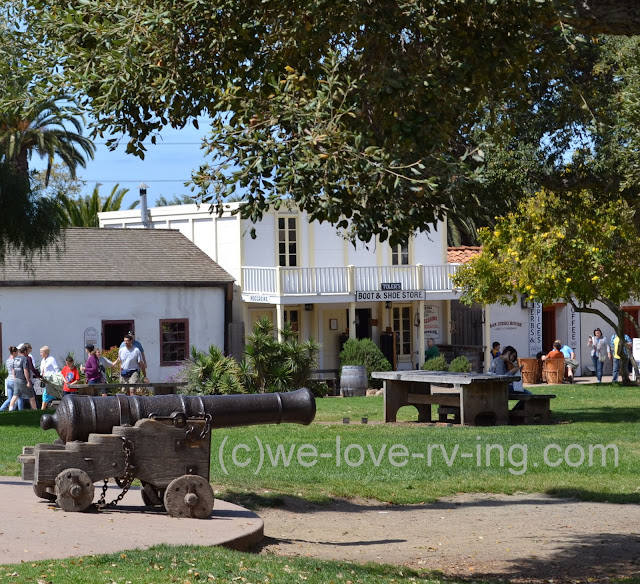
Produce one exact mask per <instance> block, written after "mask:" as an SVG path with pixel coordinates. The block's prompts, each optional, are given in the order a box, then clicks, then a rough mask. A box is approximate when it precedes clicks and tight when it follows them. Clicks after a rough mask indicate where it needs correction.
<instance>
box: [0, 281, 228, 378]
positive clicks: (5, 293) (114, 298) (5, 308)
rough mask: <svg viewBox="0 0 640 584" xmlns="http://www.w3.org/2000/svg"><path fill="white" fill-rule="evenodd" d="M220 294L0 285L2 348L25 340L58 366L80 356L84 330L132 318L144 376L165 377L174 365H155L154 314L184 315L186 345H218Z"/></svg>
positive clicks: (200, 290) (157, 358) (157, 362)
mask: <svg viewBox="0 0 640 584" xmlns="http://www.w3.org/2000/svg"><path fill="white" fill-rule="evenodd" d="M224 298H225V288H171V287H157V288H156V287H145V288H142V287H131V288H116V287H52V288H45V287H38V286H34V287H15V288H13V287H11V288H0V314H1V315H2V316H1V318H2V320H1V323H2V342H3V344H4V346H3V347H2V350H3V352H4V353H6V348H7V346H9V345H10V344H12V345H17V344H19V343H22V342H26V341H28V342H30V343H31V345H32V346H33V348H34V351H33V355H34V358H35V360H36V363H37V362H39V353H38V349H39V348H40V347H41V346H43V345H48V346H49V347H50V348H51V354H52V355H53V356H54V357H55V358H56V359H57V360H58V364H59V365H61V366H62V365H64V356H65V355H67V354H68V353H70V352H73V354H74V355H75V357H76V359H77V360H80V359H81V358H82V359H84V356H85V351H84V331H85V329H87V328H88V327H94V328H95V329H97V330H98V335H99V338H100V341H102V338H101V334H102V321H103V320H128V319H131V320H133V321H135V332H136V338H137V339H138V340H139V341H140V342H141V343H142V345H143V347H144V350H145V355H146V357H147V363H148V365H149V371H148V377H149V380H150V381H164V380H165V379H166V378H167V377H168V376H169V375H170V373H171V372H172V371H174V370H175V369H176V367H160V324H159V319H164V318H188V319H189V344H190V345H196V346H197V347H198V348H201V349H206V348H207V347H208V346H209V345H210V344H213V345H216V346H218V347H220V348H223V347H224ZM6 357H7V355H5V356H4V358H6Z"/></svg>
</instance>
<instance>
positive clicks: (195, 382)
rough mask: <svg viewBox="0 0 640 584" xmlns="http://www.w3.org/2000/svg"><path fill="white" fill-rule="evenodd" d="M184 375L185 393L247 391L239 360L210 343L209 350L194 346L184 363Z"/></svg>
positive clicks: (211, 393) (207, 393)
mask: <svg viewBox="0 0 640 584" xmlns="http://www.w3.org/2000/svg"><path fill="white" fill-rule="evenodd" d="M184 375H185V380H186V382H187V387H186V390H185V393H191V394H205V395H213V394H231V393H246V389H245V387H244V385H243V383H242V372H241V369H240V366H239V365H238V363H237V361H236V360H235V359H233V357H225V356H224V355H223V353H222V351H221V350H220V349H219V348H218V347H216V346H215V345H210V346H209V349H208V350H207V352H202V351H199V350H198V349H197V348H196V347H195V346H192V347H191V350H190V354H189V359H188V360H187V362H186V363H185V365H184Z"/></svg>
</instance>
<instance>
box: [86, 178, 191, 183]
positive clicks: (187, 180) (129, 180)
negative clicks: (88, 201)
mask: <svg viewBox="0 0 640 584" xmlns="http://www.w3.org/2000/svg"><path fill="white" fill-rule="evenodd" d="M141 180H142V178H123V179H120V180H117V179H93V178H80V181H81V182H86V183H126V182H140V181H141ZM190 180H191V179H190V178H189V179H178V178H155V179H154V178H144V181H145V182H161V183H170V182H179V183H185V182H189V181H190Z"/></svg>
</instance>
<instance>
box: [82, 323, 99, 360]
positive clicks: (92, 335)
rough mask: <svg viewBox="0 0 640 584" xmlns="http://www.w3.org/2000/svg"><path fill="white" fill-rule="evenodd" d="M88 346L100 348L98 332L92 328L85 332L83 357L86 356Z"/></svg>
mask: <svg viewBox="0 0 640 584" xmlns="http://www.w3.org/2000/svg"><path fill="white" fill-rule="evenodd" d="M87 345H93V346H94V347H99V346H100V345H99V344H98V331H97V330H96V329H95V328H93V327H92V326H90V327H89V328H87V329H85V330H84V345H82V355H84V348H85V347H86V346H87Z"/></svg>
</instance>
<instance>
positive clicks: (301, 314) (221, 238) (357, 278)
mask: <svg viewBox="0 0 640 584" xmlns="http://www.w3.org/2000/svg"><path fill="white" fill-rule="evenodd" d="M239 204H240V203H229V204H227V205H226V206H225V211H224V213H223V215H222V216H220V217H219V216H217V215H216V214H211V213H210V212H209V209H208V206H201V207H198V206H196V205H179V206H166V207H155V208H151V209H149V217H148V222H147V226H148V227H149V228H151V229H178V230H180V231H181V232H182V233H183V234H184V235H185V236H186V237H187V238H189V239H190V240H191V241H193V242H194V243H195V244H196V245H197V246H198V247H199V248H200V249H202V250H203V251H204V252H205V253H206V254H208V255H209V256H210V257H211V258H212V259H213V260H215V261H216V262H217V263H218V264H219V265H220V266H221V267H222V268H224V269H225V270H226V271H227V272H229V273H230V274H231V275H232V276H233V277H234V278H235V289H234V297H233V319H232V320H233V322H232V323H231V325H230V331H229V338H230V339H231V347H230V352H231V353H233V354H235V355H237V356H240V355H241V352H242V335H243V334H246V333H247V332H249V331H250V329H251V327H252V325H253V324H254V323H255V322H256V321H257V320H258V319H259V318H261V317H263V316H266V317H268V318H269V319H270V320H272V322H274V323H277V324H278V327H279V328H282V327H283V326H284V324H285V323H290V324H291V325H292V327H293V328H294V329H295V330H297V331H298V333H299V335H300V339H301V340H304V339H307V338H309V337H313V338H314V339H315V340H317V341H318V342H320V343H321V345H322V349H321V352H320V356H319V368H321V369H337V368H338V367H339V358H338V355H339V352H340V348H341V344H342V343H343V342H344V341H345V340H346V339H348V338H349V337H351V338H370V339H372V340H373V341H374V342H375V343H376V344H378V346H380V347H381V349H382V350H383V352H384V353H385V354H386V355H387V356H388V358H390V360H391V361H395V365H396V367H397V368H398V369H409V368H416V367H419V366H421V365H422V363H423V362H424V352H425V345H426V339H427V338H429V337H433V338H434V339H435V340H436V342H437V343H438V344H439V345H444V346H447V345H456V346H473V347H475V349H476V350H477V352H478V353H481V351H482V327H483V325H482V311H481V310H480V309H469V308H467V307H465V306H463V305H462V304H461V303H459V302H458V300H457V298H458V295H457V293H456V291H455V290H454V289H453V286H452V283H451V278H450V276H451V274H453V273H454V272H455V271H456V269H457V265H458V264H455V263H449V262H448V261H447V242H446V232H445V229H444V225H443V224H438V226H437V228H436V229H434V230H433V231H432V232H431V233H429V234H426V233H417V234H413V235H411V236H410V237H409V238H408V241H407V243H406V244H405V245H397V246H390V245H389V244H388V242H384V243H380V242H379V241H376V240H372V241H371V242H369V243H368V244H363V243H360V242H359V243H357V244H356V245H355V246H354V245H353V244H352V243H350V242H349V241H347V240H346V239H345V238H344V236H343V233H342V232H341V231H339V230H336V228H335V227H333V226H332V225H329V224H327V223H324V224H320V223H318V222H313V223H309V222H308V221H307V215H306V213H303V212H299V211H298V210H296V209H284V205H283V207H282V208H281V210H279V211H274V210H272V211H270V212H269V213H266V214H265V216H264V218H263V220H262V221H260V222H259V223H256V224H254V223H252V222H250V221H248V220H243V219H241V218H240V216H239V215H237V214H233V211H234V210H236V209H237V208H238V205H239ZM100 226H101V227H104V228H123V227H127V228H143V227H144V226H143V222H142V220H141V214H140V210H128V211H117V212H111V213H101V214H100ZM252 228H254V229H255V234H256V237H255V238H252V237H251V235H250V231H251V229H252Z"/></svg>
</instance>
